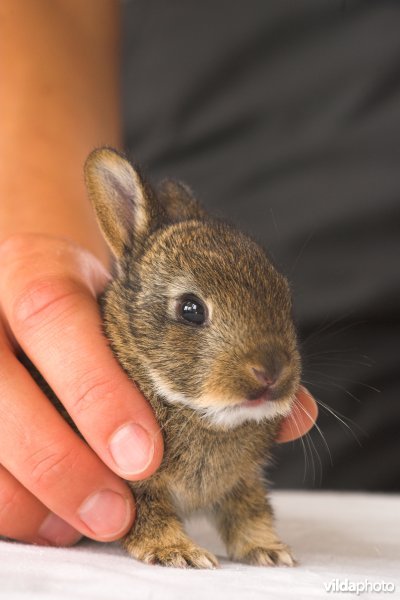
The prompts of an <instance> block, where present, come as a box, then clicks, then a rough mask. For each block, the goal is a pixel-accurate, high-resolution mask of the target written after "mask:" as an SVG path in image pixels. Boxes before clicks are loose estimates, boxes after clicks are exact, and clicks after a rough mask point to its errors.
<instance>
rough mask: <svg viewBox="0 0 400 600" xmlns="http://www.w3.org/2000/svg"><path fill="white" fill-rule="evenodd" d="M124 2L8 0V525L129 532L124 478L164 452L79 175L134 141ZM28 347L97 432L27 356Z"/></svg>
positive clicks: (304, 422)
mask: <svg viewBox="0 0 400 600" xmlns="http://www.w3.org/2000/svg"><path fill="white" fill-rule="evenodd" d="M118 5H119V3H118V2H114V1H113V0H101V1H99V0H86V1H85V2H81V1H80V0H53V2H47V1H46V0H2V2H1V4H0V61H1V64H0V69H1V73H2V93H1V94H0V132H1V135H0V168H1V171H0V417H1V418H0V463H1V466H0V535H3V536H7V537H10V538H12V539H17V540H21V541H25V542H31V543H39V544H50V545H70V544H73V543H75V542H76V541H77V540H78V539H79V538H80V537H81V535H82V534H83V535H86V536H88V537H91V538H93V539H96V540H99V541H109V540H114V539H117V538H119V537H120V536H121V535H123V534H124V533H126V532H127V531H128V530H129V529H130V527H131V525H132V522H133V519H134V515H135V507H134V502H133V499H132V496H131V493H130V491H129V489H128V486H127V485H126V483H125V482H124V481H123V480H122V479H121V478H124V479H128V480H132V481H136V480H139V479H141V478H145V477H148V476H149V475H151V474H152V473H153V472H154V471H155V470H156V469H157V467H158V466H159V464H160V462H161V458H162V451H163V447H162V437H161V435H160V433H159V429H158V425H157V422H156V420H155V417H154V415H153V412H152V410H151V408H150V406H149V404H148V403H147V401H146V400H145V399H144V398H143V396H142V395H141V394H140V393H139V392H138V390H137V389H136V388H135V386H134V385H133V384H132V382H130V381H129V380H128V378H127V376H126V375H125V374H124V372H123V371H122V369H121V368H120V367H119V365H118V363H117V362H116V360H115V359H114V357H113V356H112V354H111V351H110V349H109V348H108V346H107V343H106V341H105V338H104V337H103V336H102V334H101V323H100V317H99V312H98V307H97V303H96V295H97V294H98V293H99V292H100V291H101V290H102V289H103V288H104V286H105V284H106V282H107V281H108V278H109V273H108V268H109V255H108V251H107V249H106V246H105V243H104V241H103V239H102V237H101V235H100V233H99V230H98V227H97V224H96V222H95V219H94V216H93V212H92V210H91V208H90V206H89V202H88V200H87V198H86V192H85V190H84V185H83V178H82V165H83V163H84V160H85V158H86V156H87V154H88V153H89V152H90V151H91V150H92V149H93V147H95V146H99V145H101V144H103V143H107V144H109V145H111V146H114V147H116V148H118V147H120V146H121V141H120V140H121V127H120V112H119V97H118V89H119V84H118V77H117V73H118V70H119V68H118V60H119V27H118ZM10 57H12V60H10ZM88 74H90V76H88ZM44 117H45V118H44ZM21 350H23V351H24V352H25V353H26V354H27V355H28V356H29V358H30V359H31V360H32V361H33V362H34V364H35V365H36V366H37V367H38V369H39V370H40V371H41V372H42V374H43V376H44V377H45V379H46V380H47V381H48V382H49V385H50V386H51V387H52V388H53V390H54V391H55V393H56V395H57V396H58V397H59V398H60V399H61V401H62V403H63V405H64V406H65V408H66V409H67V410H68V411H69V412H70V414H71V416H72V418H73V420H74V422H75V423H76V424H77V426H78V428H79V429H80V431H81V432H82V434H83V436H84V437H85V439H86V441H87V442H88V444H85V443H84V442H83V441H82V440H81V439H80V438H79V437H78V436H77V435H76V434H75V433H74V432H73V431H72V429H71V428H70V427H69V426H68V425H67V424H66V423H65V421H64V420H63V419H62V418H61V416H60V415H59V414H58V413H57V412H56V410H55V409H54V407H53V406H52V405H51V403H50V402H49V400H48V399H47V398H46V396H45V395H44V394H43V392H42V391H40V389H39V388H38V386H37V385H36V384H35V382H34V381H33V380H32V379H31V377H30V376H29V374H28V373H27V371H26V370H25V369H24V368H23V367H22V365H21V363H20V362H19V360H18V353H19V352H20V351H21ZM298 402H299V403H300V404H301V405H302V406H303V407H304V411H303V410H299V411H297V413H298V414H297V413H296V415H295V419H296V424H297V425H295V424H294V422H293V417H291V416H289V417H288V418H287V419H286V421H285V422H284V424H283V426H282V430H281V433H280V441H281V442H287V441H289V440H290V439H295V438H296V437H299V436H300V435H301V434H304V433H305V432H306V431H307V430H308V429H310V428H311V427H312V425H313V423H314V420H315V418H316V414H317V409H316V404H315V401H314V400H313V398H312V397H311V396H310V395H309V393H308V392H307V391H306V390H305V389H304V388H302V389H300V391H299V393H298ZM306 413H309V415H310V417H308V416H307V414H306ZM127 423H129V424H132V423H134V424H137V425H139V426H141V427H142V429H140V428H137V427H136V428H133V430H134V432H135V433H136V434H137V435H136V437H133V436H132V437H131V438H129V439H128V438H125V437H124V438H123V440H124V444H125V446H124V447H123V448H124V450H125V451H127V449H128V451H127V452H126V454H128V455H129V456H132V461H131V464H130V465H127V464H126V462H125V463H124V464H123V465H122V468H121V465H118V464H117V462H116V461H115V456H116V454H115V453H114V454H113V453H112V446H110V440H111V438H112V436H113V434H114V433H115V432H121V428H122V427H123V426H124V425H125V424H127ZM143 430H145V431H147V432H148V436H146V434H145V433H144V432H143ZM130 431H131V432H132V428H130ZM119 438H121V435H119ZM146 440H148V442H146ZM100 492H102V494H100V495H96V494H98V493H100Z"/></svg>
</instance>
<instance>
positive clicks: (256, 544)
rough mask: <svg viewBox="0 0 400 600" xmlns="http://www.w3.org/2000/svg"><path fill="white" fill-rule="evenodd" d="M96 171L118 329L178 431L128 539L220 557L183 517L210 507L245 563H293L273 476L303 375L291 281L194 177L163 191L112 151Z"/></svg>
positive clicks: (99, 153) (122, 346)
mask: <svg viewBox="0 0 400 600" xmlns="http://www.w3.org/2000/svg"><path fill="white" fill-rule="evenodd" d="M85 179H86V184H87V187H88V190H89V196H90V198H91V201H92V203H93V206H94V209H95V212H96V215H97V219H98V221H99V224H100V227H101V229H102V231H103V234H104V236H105V238H106V240H107V242H108V244H109V246H110V248H111V250H112V251H113V253H114V255H115V259H116V273H115V277H114V279H113V281H112V282H111V283H110V284H109V285H108V287H107V289H106V290H105V293H104V295H103V297H102V298H101V301H100V303H101V309H102V313H103V319H104V327H105V332H106V335H107V337H108V339H109V341H110V344H111V347H112V350H113V352H114V353H115V355H116V357H117V358H118V360H119V361H120V363H121V364H122V366H123V368H124V369H125V371H126V373H127V374H128V375H129V377H130V378H132V379H133V380H134V381H135V382H136V383H137V384H138V386H139V388H140V389H141V390H142V392H143V394H144V395H145V396H146V397H147V398H148V400H149V401H150V403H151V405H152V407H153V409H154V411H155V414H156V416H157V419H158V421H159V424H160V426H161V429H162V433H163V435H164V441H165V454H164V459H163V462H162V464H161V467H160V468H159V470H158V471H157V473H156V474H154V475H153V476H151V477H150V478H148V479H147V480H145V481H140V482H135V483H131V484H130V485H131V486H132V489H133V491H134V494H135V497H136V502H137V517H136V521H135V523H134V526H133V528H132V530H131V531H130V532H129V533H128V535H126V536H125V538H124V539H123V542H122V543H123V545H124V547H125V548H126V550H127V551H128V553H129V554H130V555H131V556H133V557H134V558H137V559H139V560H142V561H145V562H147V563H156V564H161V565H169V566H174V567H187V566H190V567H198V568H211V567H214V566H216V565H217V559H216V558H215V556H213V555H212V554H211V553H210V552H208V551H207V550H204V549H203V548H200V547H198V546H197V545H196V544H195V543H194V542H193V541H192V540H191V539H190V538H189V537H188V536H187V535H186V533H185V531H184V529H183V525H182V518H183V517H184V516H185V515H189V514H190V513H191V512H192V511H195V510H198V509H203V510H207V511H208V512H209V513H210V514H211V515H212V517H213V518H214V520H215V523H216V525H217V528H218V530H219V532H220V534H221V536H222V539H223V540H224V542H225V544H226V547H227V550H228V554H229V556H230V558H232V559H233V560H237V561H243V562H246V563H250V564H253V565H288V566H290V565H293V559H292V556H291V553H290V550H289V549H288V547H287V546H285V545H284V544H283V543H282V542H281V541H280V540H279V538H278V537H277V534H276V533H275V530H274V527H273V516H272V509H271V507H270V504H269V502H268V499H267V497H266V492H267V490H266V484H265V481H264V479H263V465H264V464H265V463H266V462H267V461H268V459H269V456H270V450H271V447H272V445H273V443H274V440H275V437H276V435H277V432H278V429H279V425H280V422H281V419H282V417H283V416H284V415H286V414H287V413H288V412H289V411H290V409H291V407H292V403H293V402H294V397H295V394H296V391H297V389H298V386H299V378H300V357H299V352H298V347H297V340H296V333H295V329H294V326H293V323H292V318H291V299H290V292H289V286H288V283H287V281H286V279H285V278H284V277H283V276H282V275H280V274H279V273H278V272H277V271H276V270H275V268H274V267H273V266H272V264H271V263H270V262H269V260H268V258H267V257H266V255H265V253H264V252H263V250H262V249H261V248H260V247H259V246H258V245H257V244H256V243H255V242H253V241H252V240H251V239H249V238H248V237H246V236H245V235H243V234H242V233H240V232H238V231H236V230H235V229H233V228H232V227H229V226H227V225H225V224H224V223H221V222H219V221H215V220H213V219H211V218H210V217H209V216H208V215H207V214H206V213H205V211H204V210H203V209H202V208H201V207H200V205H199V204H198V203H197V202H196V200H195V199H194V198H193V196H192V194H191V191H190V190H189V188H187V187H186V186H185V185H183V184H182V183H178V182H174V181H164V182H162V183H161V185H160V186H159V188H158V189H157V190H154V189H152V188H151V187H150V186H149V185H147V184H146V183H145V182H144V181H143V179H142V178H141V176H140V175H139V173H138V172H137V171H136V170H135V169H134V168H133V167H132V166H131V164H130V163H129V162H128V161H127V160H126V159H125V158H124V157H123V156H121V155H120V154H118V153H117V152H115V151H113V150H111V149H108V148H102V149H99V150H95V151H94V152H92V154H91V155H90V156H89V158H88V159H87V162H86V165H85Z"/></svg>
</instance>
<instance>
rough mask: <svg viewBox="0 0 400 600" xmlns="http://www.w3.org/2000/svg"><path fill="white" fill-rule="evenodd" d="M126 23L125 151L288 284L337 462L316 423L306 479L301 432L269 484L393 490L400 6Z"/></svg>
mask: <svg viewBox="0 0 400 600" xmlns="http://www.w3.org/2000/svg"><path fill="white" fill-rule="evenodd" d="M123 22H124V28H125V33H124V36H125V40H124V44H125V47H124V66H123V76H124V77H123V79H124V114H125V125H126V145H127V148H128V151H129V154H130V155H131V157H132V158H133V159H134V160H136V161H138V162H139V163H141V164H142V165H143V166H144V168H145V170H146V171H147V172H148V173H149V174H150V176H151V177H152V178H153V179H155V180H156V181H157V180H158V179H161V178H163V177H164V176H169V177H176V178H178V179H182V180H184V181H186V182H187V183H188V184H189V185H190V186H191V187H192V188H193V189H194V190H195V191H196V192H197V194H198V197H199V199H200V200H201V201H202V202H203V203H204V204H205V205H206V206H207V207H208V208H209V209H210V210H212V211H213V212H214V213H217V214H220V215H223V216H224V217H225V218H227V219H228V220H230V221H232V222H235V223H237V224H238V225H239V226H240V227H241V228H242V229H244V230H246V231H247V232H250V233H251V234H252V235H253V236H254V237H256V238H257V239H258V240H259V241H261V243H263V245H264V246H265V247H266V248H267V249H268V250H269V252H270V254H271V256H272V258H273V260H274V261H275V263H276V264H277V266H278V267H279V268H280V269H281V270H282V271H283V272H285V273H286V274H287V275H288V277H289V279H290V281H291V282H292V286H293V294H294V302H295V306H296V317H297V320H298V324H299V332H300V338H301V340H302V348H303V350H302V353H303V359H304V381H305V382H306V385H308V386H309V388H310V389H311V390H312V392H313V393H314V394H315V395H316V397H317V398H318V399H319V400H320V401H321V403H323V404H324V405H326V407H324V406H323V405H322V406H321V407H320V411H321V415H320V420H319V425H320V428H321V430H322V432H323V435H324V437H325V439H326V443H327V444H328V446H329V448H330V454H331V457H332V463H333V464H331V462H330V457H329V453H328V451H327V449H326V446H325V443H324V442H323V441H322V439H321V437H320V435H319V433H318V431H317V430H315V431H314V432H313V433H312V435H311V439H310V440H307V439H306V440H303V444H305V448H306V450H307V454H308V459H307V461H308V466H307V469H306V474H305V476H304V470H305V465H304V462H305V459H304V456H303V452H302V444H301V442H299V441H298V442H296V443H294V444H293V445H292V444H288V445H286V446H285V447H282V448H281V449H279V451H278V453H277V457H278V460H277V467H276V468H275V470H274V471H273V473H270V477H271V479H273V480H274V481H275V482H277V484H278V485H281V486H287V487H298V486H306V487H308V486H314V485H315V486H322V487H329V488H348V489H369V490H399V489H400V435H399V425H400V365H399V363H400V358H399V357H400V350H399V343H398V336H399V317H400V307H399V288H400V269H399V265H398V263H399V257H400V202H399V197H400V170H399V167H400V3H399V2H395V1H389V0H379V1H378V0H375V1H366V0H365V1H361V0H358V1H357V0H354V1H348V2H344V1H339V0H335V1H334V0H314V1H312V0H291V1H289V0H268V1H265V0H248V1H246V2H243V1H242V0H203V1H202V2H198V0H184V1H183V0H168V2H165V0H140V1H134V2H129V3H127V4H126V5H125V6H124V16H123ZM375 388H376V389H379V390H380V393H379V392H377V391H376V389H375ZM330 410H333V411H335V412H338V413H339V417H340V419H341V420H342V422H341V421H340V420H337V419H335V418H334V417H333V416H332V414H331V413H330ZM349 428H350V429H349ZM352 432H353V433H352ZM355 438H358V440H359V442H357V440H356V439H355ZM313 446H314V448H313ZM317 454H318V456H319V457H318V456H317ZM312 455H313V457H312ZM313 463H314V466H313Z"/></svg>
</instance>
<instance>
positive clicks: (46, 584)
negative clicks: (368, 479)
mask: <svg viewBox="0 0 400 600" xmlns="http://www.w3.org/2000/svg"><path fill="white" fill-rule="evenodd" d="M273 505H274V507H275V512H276V516H277V526H278V530H279V532H280V534H281V537H282V539H283V540H284V541H285V542H287V543H288V544H290V545H291V546H292V548H293V550H294V553H295V556H296V557H297V559H298V560H299V562H300V565H299V566H298V567H295V568H292V569H291V568H286V567H281V568H263V567H249V566H245V565H242V564H234V563H231V562H229V561H227V560H226V559H225V558H223V557H224V550H223V546H222V545H221V543H220V542H219V541H218V539H217V537H216V534H215V533H214V532H213V530H212V529H211V527H210V526H209V525H208V524H206V523H205V521H204V520H198V521H196V522H192V523H191V524H190V525H189V527H188V530H189V532H190V533H191V534H192V535H193V537H195V538H196V539H197V541H198V542H199V543H201V545H203V546H205V547H207V548H209V549H210V550H212V551H214V552H215V553H216V554H217V555H218V556H219V557H220V558H221V568H220V569H217V570H213V571H206V570H202V571H196V570H178V569H170V568H165V567H157V566H150V565H144V564H142V563H139V562H137V561H134V560H132V559H130V558H129V557H127V556H125V554H124V552H123V551H122V550H121V549H120V548H119V546H118V545H117V544H97V543H95V542H91V541H88V540H86V541H84V542H81V543H80V544H79V545H78V546H76V547H74V548H68V549H63V548H40V547H33V546H28V545H24V544H19V543H15V542H4V541H3V542H0V597H1V598H6V599H7V600H14V599H19V598H24V599H30V598H43V599H45V600H47V599H52V600H53V599H54V600H58V599H63V600H66V599H68V600H80V599H82V600H88V599H95V600H102V599H107V600H119V599H129V600H130V599H136V598H137V599H139V598H140V600H150V599H157V600H158V599H159V600H180V599H181V598H182V599H185V600H198V599H200V598H201V599H207V600H214V599H216V600H234V599H236V598H237V599H239V598H240V600H247V599H249V600H258V599H259V600H274V599H278V600H279V599H286V598H290V599H291V598H295V599H296V600H302V599H303V598H304V600H310V599H311V600H312V599H315V598H325V599H327V598H328V599H329V597H333V598H346V599H350V598H356V597H357V596H356V594H355V593H341V594H338V593H333V592H331V593H329V592H327V591H326V590H325V587H324V584H325V585H329V583H331V582H332V580H339V581H340V582H344V583H342V585H346V580H348V582H349V585H350V584H351V583H352V582H353V583H357V582H361V583H365V581H366V580H368V581H370V582H382V581H384V582H386V583H387V584H389V585H390V586H393V585H395V586H396V587H397V589H396V591H395V592H393V593H390V592H387V593H380V594H377V593H374V592H372V593H363V594H360V596H358V597H359V598H362V599H364V598H377V597H384V598H387V599H388V600H389V599H391V598H399V597H400V543H399V538H400V496H384V495H373V494H339V493H324V492H275V493H274V494H273ZM367 585H368V584H367Z"/></svg>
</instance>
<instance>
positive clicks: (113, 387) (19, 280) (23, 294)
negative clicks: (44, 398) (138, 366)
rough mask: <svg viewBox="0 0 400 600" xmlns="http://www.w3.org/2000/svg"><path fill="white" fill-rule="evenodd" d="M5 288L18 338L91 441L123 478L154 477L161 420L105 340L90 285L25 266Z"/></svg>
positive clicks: (159, 455) (5, 304)
mask: <svg viewBox="0 0 400 600" xmlns="http://www.w3.org/2000/svg"><path fill="white" fill-rule="evenodd" d="M38 268H39V267H38ZM30 270H32V267H31V269H30ZM64 270H65V269H64ZM11 275H12V277H11ZM0 286H1V287H0V293H1V297H2V300H3V310H4V313H5V315H6V318H7V320H8V322H9V324H10V327H11V329H12V331H13V333H14V335H15V337H16V338H17V341H18V343H19V344H20V345H21V347H22V348H23V350H24V351H25V352H26V353H27V354H28V356H29V357H30V358H31V360H32V361H33V362H34V363H35V365H36V367H37V368H38V369H39V371H40V372H41V373H42V375H43V376H44V378H45V379H46V380H47V381H48V383H49V385H50V386H51V388H52V389H53V390H54V392H55V394H56V395H57V396H58V397H59V398H60V400H61V401H62V403H63V405H64V406H65V407H66V409H67V410H68V412H69V414H70V415H71V417H72V419H73V421H74V422H75V423H76V425H77V426H78V428H79V430H80V431H81V433H82V434H83V436H84V437H85V439H86V440H87V441H88V443H89V444H90V446H91V447H92V448H93V449H94V450H95V452H96V453H97V454H98V456H99V457H100V458H101V459H102V460H103V462H104V463H105V464H107V465H108V466H109V467H110V469H112V470H113V471H114V472H116V473H117V474H118V475H120V476H121V477H124V478H125V479H131V480H136V479H139V478H144V477H147V476H149V475H151V474H152V473H153V472H154V471H155V470H156V468H157V467H158V466H159V464H160V462H161V458H162V450H163V445H162V436H161V435H160V431H159V427H158V424H157V422H156V420H155V417H154V414H153V412H152V410H151V408H150V405H149V404H148V402H147V401H146V400H145V399H144V398H143V396H142V394H141V393H140V392H139V391H138V390H137V389H136V388H135V386H134V385H133V383H132V382H131V381H130V380H129V379H128V377H127V375H126V374H125V373H124V372H123V370H122V368H121V367H120V366H119V365H118V363H117V361H116V360H115V358H114V356H113V354H112V352H111V350H110V348H109V346H108V345H107V342H106V340H105V338H104V336H103V334H102V324H101V319H100V315H99V310H98V306H97V303H96V301H95V299H94V298H93V297H92V295H91V294H90V292H89V291H88V289H87V287H86V286H85V285H84V284H82V283H81V282H80V281H76V280H73V279H72V278H66V277H65V276H62V277H61V276H60V274H59V273H53V274H52V276H51V277H46V279H45V280H43V278H38V277H37V275H36V276H35V277H32V273H30V274H28V273H27V272H26V270H25V269H24V268H22V269H21V268H20V269H17V270H15V269H14V270H13V271H12V273H11V272H9V273H6V274H5V275H4V274H3V276H2V278H1V282H0Z"/></svg>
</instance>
